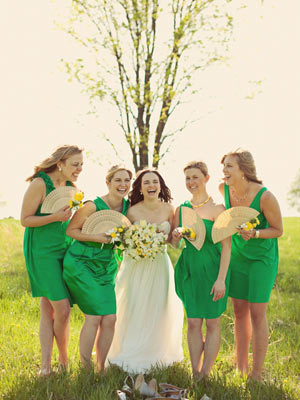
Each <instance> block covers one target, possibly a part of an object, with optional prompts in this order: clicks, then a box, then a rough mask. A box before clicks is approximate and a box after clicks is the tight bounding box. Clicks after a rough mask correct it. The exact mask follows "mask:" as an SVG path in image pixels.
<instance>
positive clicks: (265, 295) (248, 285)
mask: <svg viewBox="0 0 300 400" xmlns="http://www.w3.org/2000/svg"><path fill="white" fill-rule="evenodd" d="M266 190H268V189H267V188H265V187H263V188H261V190H260V191H259V192H258V193H257V195H256V196H255V197H254V199H253V201H252V203H251V204H250V207H251V208H254V209H255V210H257V211H259V215H258V217H257V218H258V219H259V222H260V223H259V225H258V226H257V229H259V230H260V229H266V228H268V227H269V224H268V221H267V220H266V217H265V216H264V214H263V213H262V212H261V209H260V199H261V196H262V194H263V193H264V192H265V191H266ZM224 198H225V207H226V208H227V209H228V208H230V207H231V206H230V199H229V187H228V185H224ZM230 268H231V278H230V287H229V296H231V297H233V298H235V299H241V300H248V301H249V302H250V303H267V302H268V301H269V299H270V295H271V290H272V288H273V285H274V282H275V278H276V274H277V271H278V241H277V239H276V238H272V239H259V238H258V239H250V240H248V241H246V240H244V239H243V238H242V237H241V236H238V235H237V234H235V235H233V236H232V237H231V260H230Z"/></svg>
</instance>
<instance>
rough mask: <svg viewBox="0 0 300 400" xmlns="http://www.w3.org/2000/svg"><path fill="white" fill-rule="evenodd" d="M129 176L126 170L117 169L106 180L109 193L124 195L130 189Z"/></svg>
mask: <svg viewBox="0 0 300 400" xmlns="http://www.w3.org/2000/svg"><path fill="white" fill-rule="evenodd" d="M130 182H131V178H130V176H129V173H128V172H127V171H126V170H120V171H117V172H116V173H115V174H114V175H113V177H112V178H111V179H110V181H107V182H106V183H107V186H108V190H109V192H110V193H111V194H114V195H117V196H120V197H122V198H123V197H125V196H126V195H127V194H128V192H129V189H130Z"/></svg>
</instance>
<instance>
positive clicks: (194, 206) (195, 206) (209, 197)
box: [190, 196, 211, 208]
mask: <svg viewBox="0 0 300 400" xmlns="http://www.w3.org/2000/svg"><path fill="white" fill-rule="evenodd" d="M210 199H211V196H208V198H207V199H206V200H205V201H203V203H200V204H193V203H192V200H191V201H190V203H191V205H192V207H193V208H199V207H202V206H204V204H206V203H207V202H208V201H209V200H210Z"/></svg>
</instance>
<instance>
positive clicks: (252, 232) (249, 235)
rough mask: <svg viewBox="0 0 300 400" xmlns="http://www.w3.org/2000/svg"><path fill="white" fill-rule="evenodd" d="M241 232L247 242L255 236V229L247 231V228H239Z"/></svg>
mask: <svg viewBox="0 0 300 400" xmlns="http://www.w3.org/2000/svg"><path fill="white" fill-rule="evenodd" d="M239 234H240V235H241V237H242V238H243V239H244V240H246V242H247V241H248V240H249V239H253V238H255V229H250V230H249V231H245V229H242V228H239Z"/></svg>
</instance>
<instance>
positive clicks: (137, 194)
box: [128, 168, 172, 206]
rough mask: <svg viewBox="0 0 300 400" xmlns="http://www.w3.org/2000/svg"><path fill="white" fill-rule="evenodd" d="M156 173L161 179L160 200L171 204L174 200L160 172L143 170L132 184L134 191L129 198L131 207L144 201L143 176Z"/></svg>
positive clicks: (148, 169)
mask: <svg viewBox="0 0 300 400" xmlns="http://www.w3.org/2000/svg"><path fill="white" fill-rule="evenodd" d="M149 172H151V173H154V174H155V175H157V177H158V179H159V183H160V192H159V195H158V198H159V199H160V200H161V201H163V202H165V203H170V202H171V200H172V197H171V191H170V189H169V188H168V186H167V185H166V184H165V181H164V179H163V177H162V176H161V175H160V173H159V172H158V171H156V170H155V169H150V168H147V169H143V170H141V171H138V173H137V175H136V178H135V180H134V182H133V184H132V190H131V192H130V193H129V195H128V197H129V200H130V204H131V206H134V205H135V204H137V203H139V202H140V201H142V200H144V196H143V194H142V193H141V186H142V179H143V176H144V175H145V174H147V173H149Z"/></svg>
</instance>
